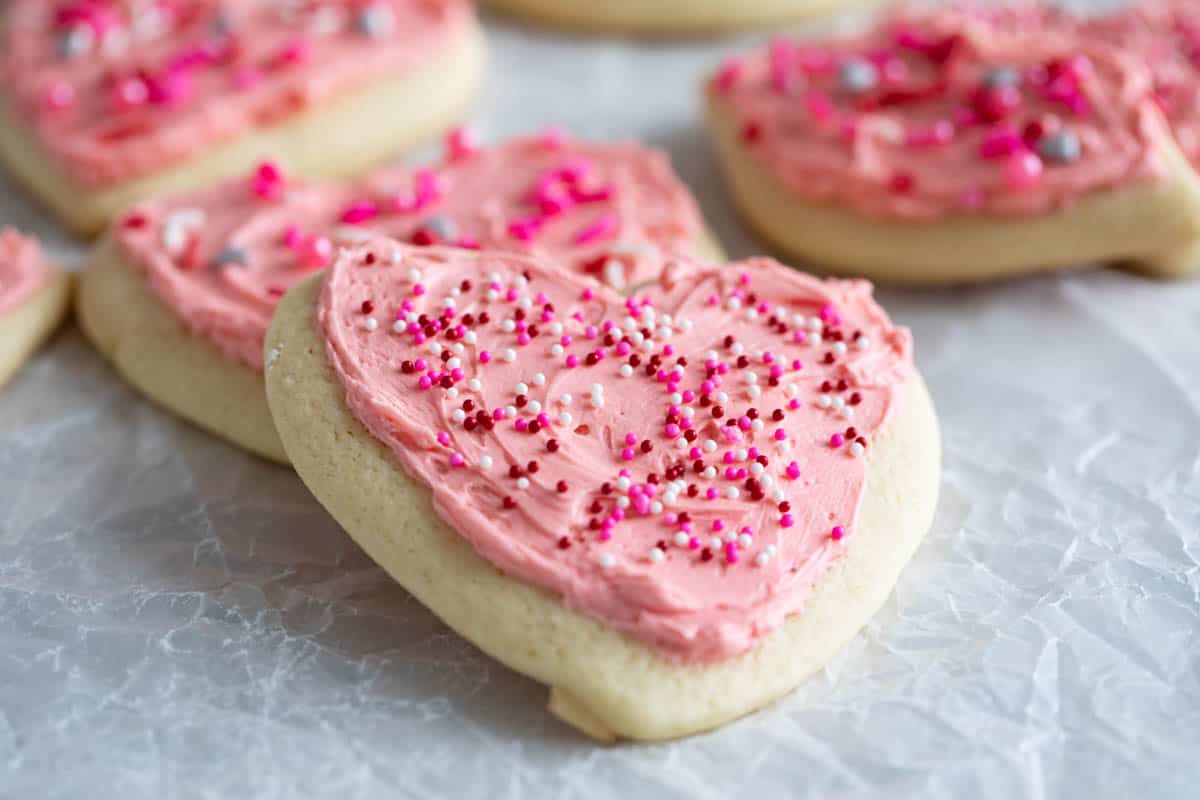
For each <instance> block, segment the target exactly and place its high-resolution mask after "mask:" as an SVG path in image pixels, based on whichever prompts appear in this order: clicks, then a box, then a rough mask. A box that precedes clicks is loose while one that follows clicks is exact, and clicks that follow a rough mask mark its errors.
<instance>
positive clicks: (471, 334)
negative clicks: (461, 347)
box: [463, 331, 479, 344]
mask: <svg viewBox="0 0 1200 800" xmlns="http://www.w3.org/2000/svg"><path fill="white" fill-rule="evenodd" d="M478 339H479V337H478V336H476V335H475V331H467V332H466V333H464V334H463V341H464V342H466V343H467V344H475V342H476V341H477V340H478Z"/></svg>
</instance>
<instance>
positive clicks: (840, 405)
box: [833, 396, 846, 408]
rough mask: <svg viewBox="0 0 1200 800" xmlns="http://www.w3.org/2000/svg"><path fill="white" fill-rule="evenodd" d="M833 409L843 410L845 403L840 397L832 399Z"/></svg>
mask: <svg viewBox="0 0 1200 800" xmlns="http://www.w3.org/2000/svg"><path fill="white" fill-rule="evenodd" d="M833 407H834V408H845V407H846V401H845V400H844V399H843V398H842V397H841V396H837V397H834V398H833Z"/></svg>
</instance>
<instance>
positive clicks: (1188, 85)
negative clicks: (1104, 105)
mask: <svg viewBox="0 0 1200 800" xmlns="http://www.w3.org/2000/svg"><path fill="white" fill-rule="evenodd" d="M1058 21H1059V22H1060V23H1063V24H1071V22H1070V21H1069V19H1068V18H1066V17H1065V16H1060V18H1059V19H1058ZM1075 23H1076V24H1077V25H1078V32H1079V34H1080V35H1081V36H1082V37H1084V38H1086V39H1091V40H1103V41H1106V42H1109V43H1110V44H1112V45H1114V46H1116V47H1120V48H1122V49H1124V50H1126V51H1128V52H1131V53H1135V54H1136V55H1137V56H1138V57H1139V58H1140V59H1141V61H1142V62H1143V63H1144V64H1146V65H1147V66H1148V67H1149V68H1150V71H1151V73H1152V74H1153V76H1154V95H1155V98H1156V99H1157V100H1158V103H1159V105H1160V106H1161V107H1162V109H1163V111H1164V112H1165V113H1166V115H1167V118H1168V119H1169V120H1170V122H1171V126H1172V128H1173V129H1174V131H1175V137H1176V139H1177V140H1178V141H1179V144H1180V146H1181V147H1182V149H1183V151H1184V153H1185V154H1186V155H1187V157H1188V159H1189V160H1191V162H1192V163H1193V164H1196V165H1200V6H1198V5H1197V4H1196V3H1195V2H1194V0H1161V1H1160V0H1151V1H1150V2H1144V3H1141V4H1135V5H1133V6H1130V7H1129V8H1127V9H1125V10H1123V11H1119V12H1117V13H1113V14H1108V15H1104V16H1097V17H1092V18H1086V19H1083V20H1078V21H1075Z"/></svg>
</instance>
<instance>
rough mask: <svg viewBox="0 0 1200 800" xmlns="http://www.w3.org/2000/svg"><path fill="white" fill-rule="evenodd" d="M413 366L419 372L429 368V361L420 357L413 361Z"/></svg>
mask: <svg viewBox="0 0 1200 800" xmlns="http://www.w3.org/2000/svg"><path fill="white" fill-rule="evenodd" d="M413 367H414V368H415V369H416V370H417V372H421V371H423V370H426V369H429V362H427V361H426V360H425V359H423V358H418V359H417V360H416V361H414V362H413Z"/></svg>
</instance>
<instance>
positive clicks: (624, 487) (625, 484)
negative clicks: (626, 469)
mask: <svg viewBox="0 0 1200 800" xmlns="http://www.w3.org/2000/svg"><path fill="white" fill-rule="evenodd" d="M617 488H618V489H619V490H621V491H622V492H627V491H629V478H626V477H625V476H624V475H622V476H621V477H619V478H617Z"/></svg>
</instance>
